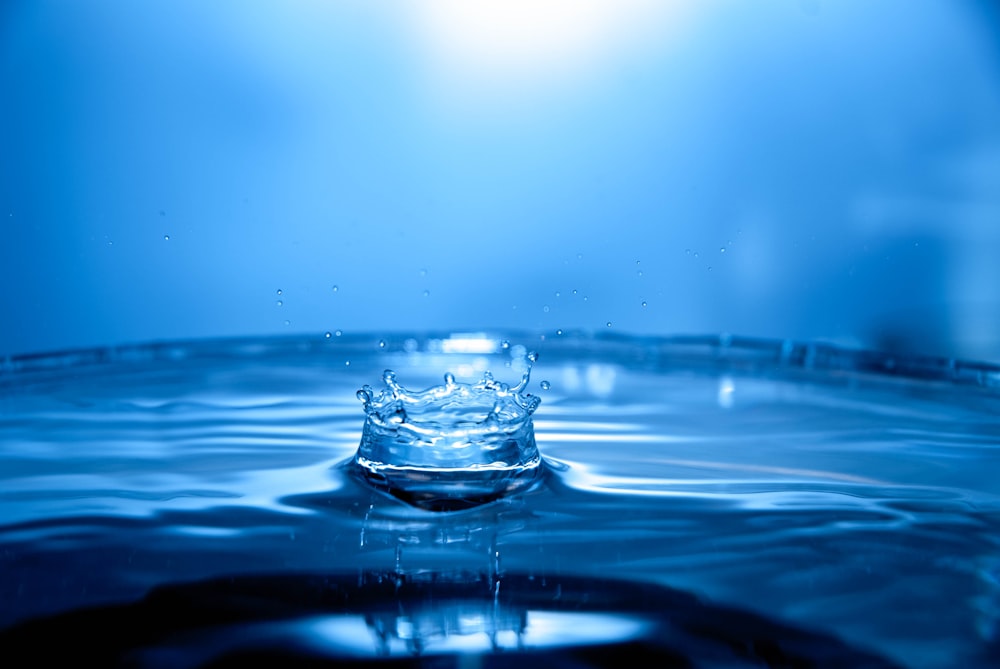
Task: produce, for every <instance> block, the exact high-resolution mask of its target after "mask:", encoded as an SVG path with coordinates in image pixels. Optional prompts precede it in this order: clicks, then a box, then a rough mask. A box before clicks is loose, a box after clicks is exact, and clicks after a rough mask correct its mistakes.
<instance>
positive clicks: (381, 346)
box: [378, 339, 385, 348]
mask: <svg viewBox="0 0 1000 669" xmlns="http://www.w3.org/2000/svg"><path fill="white" fill-rule="evenodd" d="M378 347H379V348H385V340H384V339H379V340H378Z"/></svg>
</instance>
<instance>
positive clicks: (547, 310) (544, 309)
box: [542, 304, 549, 313]
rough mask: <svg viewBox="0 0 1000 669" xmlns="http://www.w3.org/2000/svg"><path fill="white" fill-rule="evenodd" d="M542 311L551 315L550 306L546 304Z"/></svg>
mask: <svg viewBox="0 0 1000 669" xmlns="http://www.w3.org/2000/svg"><path fill="white" fill-rule="evenodd" d="M542 311H544V312H545V313H549V305H547V304H546V305H545V306H544V307H542Z"/></svg>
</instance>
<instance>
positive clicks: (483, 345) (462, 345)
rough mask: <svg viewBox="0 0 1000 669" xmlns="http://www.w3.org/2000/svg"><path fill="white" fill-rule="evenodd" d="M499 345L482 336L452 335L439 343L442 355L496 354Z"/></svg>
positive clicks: (493, 340)
mask: <svg viewBox="0 0 1000 669" xmlns="http://www.w3.org/2000/svg"><path fill="white" fill-rule="evenodd" d="M498 348H499V345H498V343H497V341H496V340H495V339H491V338H489V337H487V336H486V335H484V334H454V335H452V336H451V337H449V338H448V339H444V340H442V341H441V352H442V353H496V352H497V349H498Z"/></svg>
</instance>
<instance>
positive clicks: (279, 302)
mask: <svg viewBox="0 0 1000 669" xmlns="http://www.w3.org/2000/svg"><path fill="white" fill-rule="evenodd" d="M284 304H285V303H284V302H282V301H281V300H278V301H277V302H275V303H274V305H275V306H277V307H280V306H284Z"/></svg>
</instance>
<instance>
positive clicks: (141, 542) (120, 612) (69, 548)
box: [0, 334, 1000, 667]
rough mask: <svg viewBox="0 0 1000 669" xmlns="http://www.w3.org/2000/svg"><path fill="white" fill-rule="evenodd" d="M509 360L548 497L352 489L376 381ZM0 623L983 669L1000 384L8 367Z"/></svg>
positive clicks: (537, 345)
mask: <svg viewBox="0 0 1000 669" xmlns="http://www.w3.org/2000/svg"><path fill="white" fill-rule="evenodd" d="M504 339H509V340H510V341H511V343H512V344H513V345H511V346H504V345H502V341H503V340H504ZM525 346H527V347H530V348H532V349H534V350H537V351H538V352H539V353H540V359H539V360H538V362H537V363H536V365H535V369H534V372H533V375H532V381H531V387H530V388H529V391H530V392H532V393H534V394H536V395H538V396H540V397H541V399H542V404H541V406H540V407H539V408H538V409H537V410H536V411H535V414H534V428H535V439H536V444H537V447H538V450H539V451H540V452H541V454H542V457H543V459H544V465H543V467H544V470H545V471H544V476H542V477H541V479H540V481H539V482H538V483H537V484H535V485H533V486H532V487H530V488H529V489H527V490H520V491H516V492H515V493H514V494H511V495H508V496H506V497H503V498H501V499H499V500H496V501H492V502H489V503H485V504H480V505H475V506H472V508H468V509H464V510H461V511H448V512H435V511H428V510H425V509H422V508H416V507H414V506H411V505H409V504H407V503H406V502H405V501H401V500H399V499H396V498H394V497H392V496H391V495H388V494H385V493H384V492H382V491H380V490H377V489H375V488H373V487H372V486H371V485H369V482H368V481H366V480H365V478H364V477H363V476H361V477H359V476H358V475H357V472H356V471H354V469H352V468H351V467H350V466H348V464H347V463H349V462H350V460H351V458H352V457H353V456H354V454H355V452H356V451H357V448H358V445H359V442H360V439H361V432H362V426H363V424H364V417H365V416H364V412H363V411H362V406H361V403H360V402H359V400H358V398H357V397H356V391H357V390H358V389H359V388H361V387H362V386H363V385H365V384H371V383H375V382H377V381H378V380H379V379H380V378H381V376H382V373H383V370H384V369H386V368H392V369H393V370H395V371H396V373H397V375H398V377H399V379H400V380H401V381H402V382H403V383H405V384H406V385H407V386H408V387H411V388H419V387H429V386H431V385H433V384H437V383H440V382H441V378H442V374H444V373H445V372H451V373H452V374H454V375H455V376H456V378H457V379H458V380H459V381H460V382H461V381H463V380H464V381H470V380H474V379H477V378H480V377H481V376H482V374H483V372H484V371H486V370H491V371H492V372H493V374H494V376H496V377H497V378H498V379H499V380H503V381H507V382H510V383H512V384H513V383H515V382H516V381H517V380H518V379H520V378H521V369H520V368H519V366H518V365H519V360H520V358H519V356H523V355H524V347H525ZM543 382H544V385H543ZM543 387H547V389H545V390H543V389H542V388H543ZM636 584H639V585H638V586H637V585H636ZM219 602H224V604H220V603H219ZM213 607H214V608H213ZM206 611H211V612H214V613H212V614H211V615H209V614H208V613H205V612H206ZM198 612H201V613H198ZM212 615H216V616H218V617H217V618H212V617H211V616H212ZM199 616H203V617H204V616H207V618H206V619H205V620H204V621H201V618H199ZM178 621H183V622H184V625H187V627H184V629H181V630H178V627H177V626H178V624H179V623H178ZM192 621H193V622H192ZM198 621H201V622H198ZM202 623H204V624H203V625H202ZM199 625H201V626H199ZM0 628H6V631H5V632H0V644H2V645H3V646H5V647H7V648H8V649H11V648H18V647H22V646H27V647H29V648H33V649H35V650H36V651H37V652H38V653H39V657H42V656H45V653H57V654H58V653H60V652H62V653H70V650H69V649H70V648H74V649H77V650H76V651H74V652H78V653H80V654H82V655H86V654H87V653H97V654H100V653H103V655H99V657H102V658H104V659H108V658H115V661H118V660H121V659H122V658H127V661H128V662H132V663H137V664H139V665H146V666H202V665H205V666H208V665H211V666H229V665H226V664H225V662H226V661H228V660H227V658H228V659H229V660H232V662H233V663H234V664H235V663H237V662H243V663H245V661H246V660H247V658H256V659H257V660H261V661H263V660H262V658H265V659H266V658H272V659H274V658H280V659H281V661H282V662H287V661H288V660H289V657H294V658H298V659H302V658H303V657H307V658H309V659H310V661H313V660H315V661H319V660H325V659H330V658H334V659H335V658H343V657H351V658H356V659H357V658H370V659H372V660H377V659H378V658H379V657H385V656H390V657H400V658H411V659H412V658H425V659H428V658H429V659H435V660H436V661H439V662H446V661H447V660H448V658H453V657H457V655H455V654H461V653H473V654H475V655H474V657H477V658H479V661H480V662H481V663H482V664H483V666H513V665H508V664H504V661H505V660H504V659H505V658H507V659H510V658H515V657H520V654H526V655H527V656H528V657H532V658H535V659H536V660H537V661H538V662H539V663H542V662H545V663H549V664H552V663H554V664H553V666H588V665H614V664H615V663H616V662H617V660H615V658H616V657H617V658H619V660H620V659H621V658H622V657H629V656H631V657H634V656H641V654H642V653H646V654H647V657H648V658H649V659H651V660H653V659H655V660H657V661H664V660H666V662H664V663H663V666H670V663H673V664H672V666H906V667H955V666H964V667H990V666H997V665H998V664H1000V641H998V639H1000V370H997V369H995V368H991V367H988V366H981V365H972V364H961V363H954V362H950V361H934V360H913V359H904V358H896V359H893V358H887V357H882V356H878V355H874V354H862V353H852V352H844V351H840V350H837V349H832V348H824V347H816V346H796V345H790V344H782V343H780V342H777V343H771V342H759V341H741V340H731V339H728V338H722V339H707V338H705V339H676V338H675V339H628V338H601V339H591V338H585V337H574V336H563V337H556V338H551V337H550V338H548V339H543V338H539V337H538V336H537V335H532V336H528V335H524V336H521V337H520V338H519V337H516V336H513V337H511V336H507V337H505V338H502V337H499V336H493V335H487V334H468V335H445V336H436V337H435V336H414V337H401V336H396V337H386V338H379V337H366V336H356V337H348V336H343V337H336V338H331V339H326V338H322V337H320V338H317V340H310V339H301V340H298V339H266V340H237V341H212V342H201V343H194V344H161V345H154V346H146V347H134V348H125V349H116V350H103V351H84V352H78V353H67V354H60V355H53V356H37V357H30V358H15V359H8V360H6V361H4V362H3V364H2V366H0ZM110 629H114V630H115V632H114V634H110V633H109V632H108V630H110ZM102 630H103V632H102ZM206 630H208V631H206ZM45 639H48V640H53V639H62V640H63V641H62V642H60V643H56V642H54V641H50V642H47V643H43V642H42V640H45ZM282 653H284V655H282ZM629 653H631V654H632V655H629ZM637 653H638V654H639V655H636V654H637ZM66 657H75V655H69V654H67V655H66ZM466 657H469V656H466ZM317 658H318V659H317ZM122 661H125V660H122ZM512 661H513V660H512ZM212 663H215V664H212ZM741 663H742V664H741ZM444 666H452V665H448V664H445V665H444ZM455 666H457V665H455ZM463 666H464V665H463Z"/></svg>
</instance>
